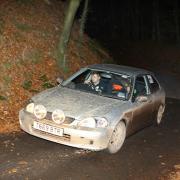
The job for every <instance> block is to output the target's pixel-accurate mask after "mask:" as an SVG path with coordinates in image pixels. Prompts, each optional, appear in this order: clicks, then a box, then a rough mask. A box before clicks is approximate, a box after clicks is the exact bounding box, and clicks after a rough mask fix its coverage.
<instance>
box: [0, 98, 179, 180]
mask: <svg viewBox="0 0 180 180" xmlns="http://www.w3.org/2000/svg"><path fill="white" fill-rule="evenodd" d="M175 165H180V100H177V99H167V106H166V112H165V116H164V122H163V123H162V125H161V126H160V127H156V126H150V127H148V128H145V129H143V130H142V131H140V132H138V133H136V134H134V135H132V136H131V137H129V138H128V139H126V141H125V144H124V146H123V148H122V149H121V150H120V151H119V152H118V153H117V154H115V155H110V154H107V153H106V152H88V151H82V150H79V149H76V148H71V147H67V146H64V145H59V144H56V143H52V142H49V141H46V140H41V139H39V138H36V137H33V136H30V135H28V134H26V133H24V132H22V133H20V134H12V135H8V136H2V135H0V179H3V180H6V179H16V180H19V179H20V180H21V179H47V180H56V179H60V180H61V179H62V180H64V179H65V180H71V179H75V180H76V179H77V180H81V179H103V180H106V179H107V180H109V179H111V180H113V179H115V180H117V179H120V180H126V179H132V180H136V179H137V180H141V179H143V180H144V179H145V180H146V179H147V180H151V179H152V180H155V179H159V178H160V177H161V178H165V179H166V177H167V174H168V173H169V172H172V171H173V170H174V167H175ZM176 167H177V166H176ZM178 167H179V166H178Z"/></svg>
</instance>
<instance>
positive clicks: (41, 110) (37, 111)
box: [34, 104, 47, 119]
mask: <svg viewBox="0 0 180 180" xmlns="http://www.w3.org/2000/svg"><path fill="white" fill-rule="evenodd" d="M46 114H47V111H46V108H45V107H44V106H43V105H41V104H39V105H36V106H35V107H34V115H35V116H36V117H37V118H38V119H43V118H45V117H46Z"/></svg>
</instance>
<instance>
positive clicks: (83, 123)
mask: <svg viewBox="0 0 180 180" xmlns="http://www.w3.org/2000/svg"><path fill="white" fill-rule="evenodd" d="M78 125H79V126H82V127H89V128H95V127H96V121H95V119H94V118H92V117H89V118H86V119H83V120H82V121H80V122H79V124H78Z"/></svg>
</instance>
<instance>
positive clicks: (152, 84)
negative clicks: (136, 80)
mask: <svg viewBox="0 0 180 180" xmlns="http://www.w3.org/2000/svg"><path fill="white" fill-rule="evenodd" d="M147 80H148V83H149V88H150V91H151V93H154V92H156V91H158V90H159V84H158V82H157V80H156V79H155V78H154V77H153V76H151V75H147Z"/></svg>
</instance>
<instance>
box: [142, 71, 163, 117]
mask: <svg viewBox="0 0 180 180" xmlns="http://www.w3.org/2000/svg"><path fill="white" fill-rule="evenodd" d="M146 77H147V81H148V85H149V89H150V94H151V96H152V97H153V115H154V118H155V116H156V115H157V111H158V108H159V106H160V105H161V104H162V102H161V100H162V98H161V91H160V85H159V83H158V81H157V80H156V78H155V77H154V76H153V75H151V74H147V75H146Z"/></svg>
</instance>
